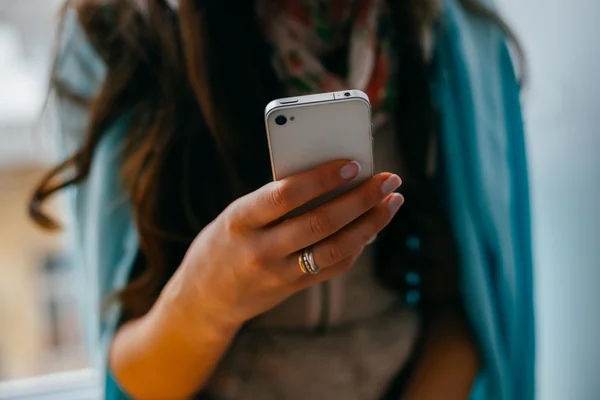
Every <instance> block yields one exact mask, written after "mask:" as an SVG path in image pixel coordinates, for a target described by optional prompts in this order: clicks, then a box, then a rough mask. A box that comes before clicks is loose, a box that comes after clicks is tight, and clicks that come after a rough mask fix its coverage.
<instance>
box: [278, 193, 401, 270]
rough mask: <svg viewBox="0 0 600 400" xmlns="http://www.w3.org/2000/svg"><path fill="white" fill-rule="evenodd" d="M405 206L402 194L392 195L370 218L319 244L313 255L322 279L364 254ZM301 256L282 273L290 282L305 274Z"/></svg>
mask: <svg viewBox="0 0 600 400" xmlns="http://www.w3.org/2000/svg"><path fill="white" fill-rule="evenodd" d="M403 203H404V197H403V196H402V195H401V194H398V193H394V194H391V195H389V196H388V197H387V198H386V199H385V200H384V201H382V202H381V203H380V204H379V205H378V206H377V207H375V208H373V209H372V210H371V211H369V212H368V213H367V214H365V215H363V216H362V217H360V218H359V219H357V220H356V221H354V222H352V223H351V224H349V225H348V226H346V227H345V228H344V229H342V230H340V231H339V232H338V233H336V234H335V235H333V236H331V237H329V238H327V239H325V240H323V241H321V242H319V243H317V244H316V245H315V246H314V247H313V248H312V252H313V258H314V261H315V264H316V265H317V266H318V267H319V269H320V271H321V272H320V273H319V275H320V274H321V273H322V272H325V271H327V270H328V269H329V268H332V267H334V266H336V265H338V264H339V263H340V262H342V261H344V260H348V259H351V258H353V257H356V255H357V252H358V251H362V249H363V248H364V247H365V246H366V245H367V244H368V242H369V240H370V239H371V238H372V237H373V236H374V235H376V234H377V233H378V232H380V231H381V230H382V229H383V228H385V227H386V225H387V224H388V223H389V222H390V221H391V219H392V218H393V217H394V215H396V213H397V212H398V209H399V208H400V206H401V205H402V204H403ZM357 249H358V250H357ZM299 255H300V252H296V253H294V254H292V255H290V256H289V257H287V259H286V262H285V265H286V266H285V267H284V268H283V269H282V271H283V272H282V273H283V274H285V277H284V279H285V280H286V281H288V282H293V281H294V280H295V279H298V277H299V276H301V275H303V274H304V272H303V271H302V268H301V267H300V263H299V260H298V257H299ZM278 268H280V269H281V267H278Z"/></svg>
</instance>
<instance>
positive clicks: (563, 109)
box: [498, 0, 600, 400]
mask: <svg viewBox="0 0 600 400" xmlns="http://www.w3.org/2000/svg"><path fill="white" fill-rule="evenodd" d="M498 3H500V5H501V6H502V10H503V11H504V12H505V15H506V17H507V18H508V20H509V22H511V23H512V25H513V26H514V27H515V28H516V30H517V33H518V34H519V36H520V37H521V39H522V42H523V43H524V45H525V48H526V51H527V55H528V58H529V67H530V68H529V76H530V81H529V89H528V91H527V93H526V95H525V108H526V113H525V114H526V122H527V130H528V135H529V149H530V164H531V169H532V171H531V172H532V185H533V211H534V213H533V214H534V232H535V246H536V252H535V257H536V271H535V272H536V289H537V311H538V314H537V315H538V319H537V323H538V345H539V352H538V383H539V392H538V394H539V399H542V400H564V399H577V400H587V399H598V398H600V376H599V373H600V311H599V310H598V305H599V304H600V202H599V201H598V199H600V156H599V155H598V152H599V151H600V128H599V127H600V43H598V40H599V39H600V27H599V25H600V2H599V1H598V0H570V1H565V0H498Z"/></svg>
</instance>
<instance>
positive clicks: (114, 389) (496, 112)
mask: <svg viewBox="0 0 600 400" xmlns="http://www.w3.org/2000/svg"><path fill="white" fill-rule="evenodd" d="M432 62H434V63H435V64H436V67H437V68H435V71H437V72H436V74H437V75H436V76H434V77H433V79H432V82H431V85H432V94H433V99H434V101H435V105H436V107H437V108H438V110H439V113H440V115H441V117H442V123H443V126H442V128H443V129H442V135H441V140H442V146H441V148H442V157H441V158H442V164H441V165H440V170H441V171H442V173H443V175H444V176H443V177H444V181H445V184H446V186H447V187H446V188H445V192H446V193H448V196H449V198H448V206H449V208H450V216H451V218H452V221H451V222H452V226H453V229H454V235H455V237H456V240H457V245H458V249H459V254H460V257H461V267H462V270H461V279H462V287H463V292H464V295H465V298H464V302H465V305H466V308H467V312H468V315H469V318H470V321H471V323H472V326H473V328H474V331H475V334H476V336H477V338H478V341H479V344H480V347H481V351H482V356H483V360H482V368H481V372H480V376H479V378H478V381H477V384H476V385H475V387H474V389H473V393H472V396H471V398H472V399H475V400H483V399H498V400H531V399H533V398H534V383H535V380H534V360H535V341H534V337H535V336H534V315H533V293H532V290H533V289H532V287H533V284H532V279H533V278H532V250H531V233H530V217H529V188H528V172H527V164H526V152H525V137H524V132H523V121H522V118H521V108H520V102H519V86H518V84H517V81H516V79H515V75H514V69H513V64H512V60H511V57H510V54H509V51H508V49H507V45H506V39H505V37H504V35H503V34H502V32H501V31H500V30H499V29H498V28H497V27H495V26H493V25H491V24H488V23H485V22H484V21H481V20H479V19H476V18H473V17H472V16H470V15H468V14H467V13H466V12H465V11H464V10H463V9H462V8H461V6H460V5H459V4H458V2H457V0H445V1H444V2H443V9H442V17H441V19H440V23H439V26H438V27H437V29H436V35H435V49H434V56H433V61H432ZM104 73H105V66H104V65H103V63H102V61H101V59H100V58H99V57H98V56H97V55H96V53H95V52H94V50H93V49H92V48H91V46H90V45H89V43H88V42H87V41H86V39H85V37H84V35H83V33H82V32H81V29H80V27H79V25H78V23H77V21H76V17H75V14H74V12H71V13H70V14H69V19H68V21H67V24H66V29H65V31H64V37H63V46H62V49H61V55H60V58H59V62H58V65H57V70H56V76H55V79H57V80H59V81H60V82H62V83H63V84H65V85H66V86H67V87H69V88H71V89H72V90H73V91H75V92H76V93H78V94H80V95H81V96H83V97H91V96H92V95H93V94H94V93H95V90H96V89H97V87H98V85H99V84H100V83H101V82H102V79H103V76H104ZM60 120H61V132H62V133H66V135H65V143H64V144H65V148H66V149H72V148H73V143H72V142H73V141H72V140H71V139H72V138H73V137H78V136H81V135H82V130H83V129H84V127H85V121H86V115H85V111H84V110H81V109H77V108H73V107H72V106H70V105H69V104H68V103H67V104H64V106H63V107H61V108H60ZM128 126H129V119H128V117H127V116H123V118H122V119H121V120H120V121H118V122H117V123H116V124H114V125H113V126H112V127H111V128H110V130H109V132H107V133H106V135H105V136H104V138H103V140H102V141H101V142H100V143H99V146H98V148H97V149H96V153H95V157H94V160H93V163H92V166H91V171H90V175H89V177H88V179H87V180H86V182H85V183H84V184H81V185H79V186H78V187H76V188H72V189H71V190H70V191H69V193H68V196H69V200H70V204H71V205H72V210H73V221H72V224H71V225H72V226H73V227H74V229H73V230H72V232H73V233H74V237H73V240H74V242H75V250H76V256H77V257H78V259H77V260H76V262H75V265H77V266H84V267H82V268H80V269H79V270H78V273H79V274H80V275H79V277H80V279H81V280H82V284H81V285H79V286H80V287H81V288H82V293H81V296H82V299H84V301H83V302H82V314H81V315H83V316H85V317H86V318H87V319H86V321H85V322H86V331H87V332H88V340H89V343H90V348H92V349H97V348H98V343H101V351H100V352H94V354H93V355H94V356H95V357H94V359H95V360H96V361H97V365H98V366H99V367H101V372H102V373H103V374H106V369H105V367H106V356H107V350H108V345H109V343H110V340H111V338H112V335H113V334H114V330H115V328H116V324H117V321H118V317H119V309H118V308H114V309H112V310H111V312H110V313H109V315H108V318H106V319H105V320H103V321H100V318H99V314H98V310H99V309H100V304H101V299H103V298H105V297H106V296H107V295H108V294H109V293H111V292H113V291H114V290H116V289H118V288H121V287H123V286H124V285H125V284H126V283H127V277H128V276H129V272H130V270H131V267H132V263H133V260H134V258H135V255H136V253H137V250H138V238H137V234H136V229H135V224H134V221H133V217H132V209H131V204H130V203H128V202H126V201H115V199H122V198H123V188H122V186H121V182H120V180H119V174H118V164H119V163H118V160H115V157H116V155H115V154H118V149H119V146H120V143H121V141H122V138H123V137H124V136H125V135H126V134H127V130H128ZM70 138H71V139H70ZM75 142H77V141H76V140H75ZM76 144H77V143H75V145H76ZM103 376H107V380H106V388H105V389H106V394H105V396H106V397H105V398H107V399H126V398H127V396H126V395H125V394H124V393H123V392H122V391H121V390H120V389H119V388H118V386H117V385H116V383H115V381H114V380H113V379H112V378H111V376H110V374H106V375H103Z"/></svg>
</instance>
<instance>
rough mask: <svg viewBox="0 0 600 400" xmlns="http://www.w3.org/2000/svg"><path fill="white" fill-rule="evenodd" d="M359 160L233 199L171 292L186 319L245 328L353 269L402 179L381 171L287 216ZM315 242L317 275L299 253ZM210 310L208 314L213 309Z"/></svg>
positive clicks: (342, 180) (386, 216)
mask: <svg viewBox="0 0 600 400" xmlns="http://www.w3.org/2000/svg"><path fill="white" fill-rule="evenodd" d="M359 170H360V166H359V165H358V164H357V163H356V162H344V161H336V162H331V163H328V164H325V165H323V166H321V167H318V168H315V169H313V170H310V171H308V172H304V173H300V174H298V175H294V176H291V177H288V178H286V179H283V180H280V181H277V182H272V183H269V184H267V185H265V186H264V187H262V188H260V189H258V190H257V191H255V192H253V193H250V194H248V195H247V196H244V197H242V198H240V199H238V200H237V201H235V202H234V203H232V204H231V205H230V206H229V207H228V208H227V209H226V210H225V211H224V212H223V213H222V214H221V215H220V216H219V217H218V218H216V219H215V220H214V221H213V222H212V223H211V224H210V225H209V226H207V227H206V229H204V230H203V231H202V232H201V233H200V234H199V235H198V237H197V238H196V240H195V241H194V243H193V244H192V246H191V247H190V249H189V251H188V253H187V255H186V257H185V258H184V261H183V263H182V265H181V267H180V268H179V270H178V272H177V274H176V276H175V277H174V279H173V281H172V282H171V284H170V285H169V286H168V287H167V290H170V293H171V294H172V295H171V296H170V298H171V299H172V301H173V302H174V304H177V305H178V307H179V308H180V310H181V309H182V308H183V309H184V310H189V314H188V315H187V316H186V319H187V318H192V319H193V318H194V315H197V313H196V311H195V310H198V309H200V308H202V309H203V310H204V312H203V314H204V316H203V318H207V316H208V318H210V319H211V320H212V322H213V323H217V324H222V325H224V326H239V325H241V324H243V323H244V322H245V321H247V320H249V319H251V318H253V317H255V316H257V315H259V314H261V313H263V312H265V311H267V310H269V309H271V308H272V307H274V306H275V305H277V304H278V303H280V302H281V301H283V300H284V299H285V298H287V297H288V296H290V295H291V294H293V293H294V292H297V291H299V290H302V289H304V288H306V287H307V286H310V285H312V284H315V283H318V282H322V281H324V280H328V279H330V278H332V277H334V276H336V275H339V274H341V273H342V272H344V271H346V270H347V269H348V268H349V267H350V266H351V265H352V263H353V262H354V260H355V259H356V258H357V257H358V256H359V255H360V253H361V252H362V250H363V248H364V246H365V244H366V243H367V242H368V241H369V240H370V239H371V238H372V237H373V236H375V235H376V234H377V233H378V232H379V231H380V230H381V229H383V228H384V227H385V226H386V225H387V224H388V222H389V221H390V220H391V218H392V217H393V216H394V215H395V214H396V212H397V211H398V209H399V207H400V206H401V205H402V202H403V197H402V196H401V195H400V194H397V193H393V191H394V190H396V189H397V188H398V187H399V186H400V184H401V180H400V178H399V177H398V176H397V175H392V174H390V173H381V174H378V175H376V176H374V177H372V178H370V179H369V180H367V181H365V182H364V183H362V184H361V185H360V186H358V187H357V188H355V189H353V190H351V191H349V192H348V193H346V194H344V195H342V196H340V197H338V198H336V199H334V200H332V201H329V202H327V203H325V204H322V205H321V206H319V207H317V208H315V209H313V210H311V211H309V212H307V213H305V214H303V215H300V216H296V217H293V218H291V219H289V220H286V221H283V222H280V220H281V219H282V217H284V216H285V215H286V214H288V213H289V212H290V211H292V210H294V209H296V208H298V207H300V206H302V205H304V204H305V203H307V202H309V201H311V200H313V199H315V198H317V197H319V196H320V195H322V194H325V193H328V192H330V191H332V190H334V189H336V188H338V187H340V186H342V185H344V184H346V183H348V182H349V181H351V180H352V179H353V178H354V177H356V175H357V174H358V172H359ZM309 246H313V254H314V259H315V262H316V264H317V265H318V266H319V267H320V268H321V272H320V274H318V275H305V274H303V272H302V271H301V269H300V267H299V265H298V252H299V251H301V250H302V249H304V248H306V247H309ZM207 313H208V314H207Z"/></svg>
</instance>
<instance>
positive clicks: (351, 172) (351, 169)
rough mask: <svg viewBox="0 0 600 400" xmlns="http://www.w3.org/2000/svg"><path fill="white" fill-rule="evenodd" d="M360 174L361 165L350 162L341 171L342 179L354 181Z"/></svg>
mask: <svg viewBox="0 0 600 400" xmlns="http://www.w3.org/2000/svg"><path fill="white" fill-rule="evenodd" d="M359 172H360V164H359V163H357V162H356V161H350V162H349V163H348V164H345V165H344V166H343V167H342V168H341V169H340V175H341V176H342V179H352V178H354V177H356V175H358V173H359Z"/></svg>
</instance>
